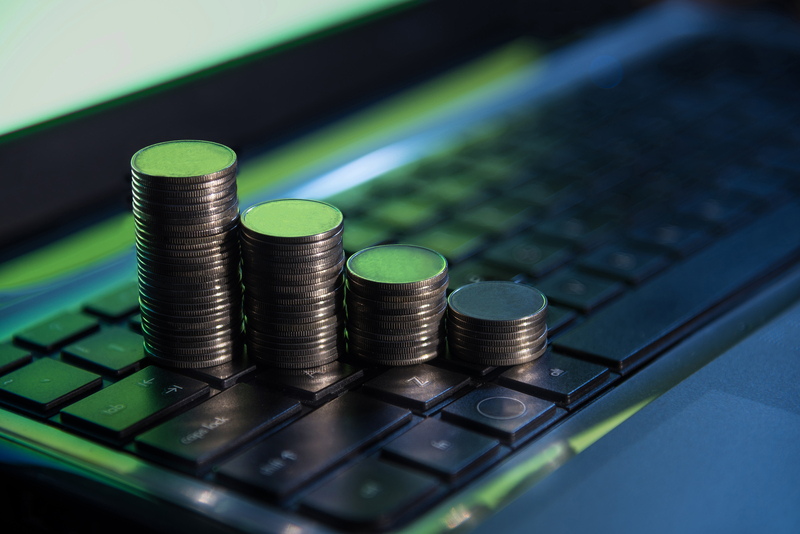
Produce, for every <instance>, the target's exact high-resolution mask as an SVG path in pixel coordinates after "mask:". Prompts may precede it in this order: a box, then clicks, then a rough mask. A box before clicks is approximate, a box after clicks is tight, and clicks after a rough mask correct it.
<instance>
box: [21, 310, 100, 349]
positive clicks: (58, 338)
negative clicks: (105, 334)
mask: <svg viewBox="0 0 800 534" xmlns="http://www.w3.org/2000/svg"><path fill="white" fill-rule="evenodd" d="M99 327H100V325H99V324H98V322H97V319H95V318H94V317H90V316H88V315H84V314H83V313H67V314H64V315H60V316H58V317H56V318H55V319H50V320H49V321H45V322H43V323H39V324H37V325H36V326H34V327H33V328H30V329H28V330H26V331H24V332H22V333H21V334H18V335H16V336H14V340H15V341H17V342H18V343H22V344H24V345H28V346H31V347H33V348H35V349H37V350H40V351H42V352H52V351H54V350H56V349H58V348H61V347H63V346H64V345H66V344H68V343H71V342H73V341H75V340H76V339H78V338H81V337H83V336H85V335H88V334H91V333H92V332H94V331H95V330H97V329H98V328H99Z"/></svg>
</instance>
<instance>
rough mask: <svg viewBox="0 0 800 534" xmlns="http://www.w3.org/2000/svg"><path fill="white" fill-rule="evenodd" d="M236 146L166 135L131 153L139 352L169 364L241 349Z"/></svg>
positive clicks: (203, 360)
mask: <svg viewBox="0 0 800 534" xmlns="http://www.w3.org/2000/svg"><path fill="white" fill-rule="evenodd" d="M236 169H237V161H236V153H235V152H233V150H231V149H229V148H228V147H225V146H222V145H219V144H217V143H211V142H207V141H171V142H167V143H159V144H157V145H152V146H149V147H147V148H143V149H142V150H140V151H139V152H137V153H136V154H135V155H134V156H133V158H132V160H131V172H132V175H133V182H132V190H133V216H134V224H135V228H136V258H137V268H138V274H139V277H138V278H139V302H140V308H141V312H142V332H143V334H144V348H145V352H146V353H147V354H148V356H150V357H151V358H153V359H155V360H156V361H158V362H160V363H162V364H164V365H167V366H170V367H176V368H199V367H210V366H214V365H219V364H222V363H226V362H228V361H230V360H231V359H233V358H234V357H235V356H237V355H239V354H240V353H241V352H242V350H243V332H242V323H243V321H242V287H241V278H240V275H239V261H240V253H239V242H238V226H239V200H238V197H237V194H236Z"/></svg>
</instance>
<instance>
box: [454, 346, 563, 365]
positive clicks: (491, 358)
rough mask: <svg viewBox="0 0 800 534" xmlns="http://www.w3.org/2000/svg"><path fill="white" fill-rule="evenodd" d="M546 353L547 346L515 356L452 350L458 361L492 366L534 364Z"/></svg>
mask: <svg viewBox="0 0 800 534" xmlns="http://www.w3.org/2000/svg"><path fill="white" fill-rule="evenodd" d="M546 351H547V344H545V345H544V346H542V347H541V348H539V349H537V350H530V351H523V353H519V354H515V355H503V354H487V353H470V352H465V351H462V352H455V351H453V350H452V349H451V350H450V353H451V354H452V355H453V356H456V357H457V358H458V359H460V360H464V361H465V362H469V363H476V364H480V365H492V366H508V365H521V364H523V363H528V362H532V361H534V360H536V359H538V358H540V357H541V356H542V355H543V354H544V353H545V352H546Z"/></svg>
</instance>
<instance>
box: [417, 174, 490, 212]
mask: <svg viewBox="0 0 800 534" xmlns="http://www.w3.org/2000/svg"><path fill="white" fill-rule="evenodd" d="M484 187H485V184H484V181H483V178H482V177H481V176H479V175H476V174H467V175H451V176H443V177H441V178H436V179H435V180H431V181H429V182H428V183H427V184H426V185H425V186H424V187H423V188H422V189H421V190H420V194H421V195H427V196H430V197H431V198H435V199H438V200H440V201H441V202H442V203H443V204H447V205H453V204H458V205H460V206H461V207H465V206H473V205H475V204H477V203H478V202H480V201H481V200H483V199H485V197H486V194H485V193H484V192H483V188H484Z"/></svg>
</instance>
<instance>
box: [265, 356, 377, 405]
mask: <svg viewBox="0 0 800 534" xmlns="http://www.w3.org/2000/svg"><path fill="white" fill-rule="evenodd" d="M363 376H364V370H363V369H359V368H358V367H355V366H352V365H350V364H347V363H342V362H333V363H329V364H327V365H323V366H321V367H313V368H311V369H285V370H282V369H270V370H269V371H267V372H265V373H262V374H260V375H259V376H258V379H259V380H262V381H264V382H267V383H269V384H273V385H275V386H278V387H280V388H283V389H284V390H285V391H286V393H287V394H289V395H292V396H295V397H297V398H299V399H302V400H305V401H312V402H314V401H319V400H323V399H325V398H326V397H329V396H331V395H337V394H339V393H340V392H341V391H342V390H344V389H345V388H346V387H348V386H349V385H350V384H352V383H353V382H355V381H356V380H359V379H361V378H362V377H363Z"/></svg>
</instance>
